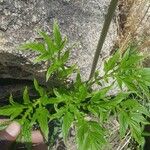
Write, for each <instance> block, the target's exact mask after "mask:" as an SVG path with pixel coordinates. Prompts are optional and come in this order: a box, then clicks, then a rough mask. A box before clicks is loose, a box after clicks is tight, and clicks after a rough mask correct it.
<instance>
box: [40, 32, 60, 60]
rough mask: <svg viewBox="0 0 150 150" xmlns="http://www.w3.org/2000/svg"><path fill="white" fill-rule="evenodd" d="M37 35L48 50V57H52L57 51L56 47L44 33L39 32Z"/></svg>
mask: <svg viewBox="0 0 150 150" xmlns="http://www.w3.org/2000/svg"><path fill="white" fill-rule="evenodd" d="M39 34H40V35H41V36H42V37H43V38H44V40H45V43H46V45H47V48H48V49H47V51H48V53H49V54H50V57H52V56H53V54H54V53H55V52H57V51H58V49H57V47H56V45H55V44H54V42H53V41H52V39H51V37H50V36H49V35H48V34H46V33H45V32H39Z"/></svg>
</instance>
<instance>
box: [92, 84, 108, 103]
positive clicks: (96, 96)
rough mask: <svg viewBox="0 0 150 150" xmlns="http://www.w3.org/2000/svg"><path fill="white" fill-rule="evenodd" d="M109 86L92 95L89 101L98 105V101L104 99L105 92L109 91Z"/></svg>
mask: <svg viewBox="0 0 150 150" xmlns="http://www.w3.org/2000/svg"><path fill="white" fill-rule="evenodd" d="M110 88H111V87H110V86H109V87H106V88H103V89H101V90H100V91H97V92H95V93H94V94H93V96H92V98H91V101H92V102H94V103H99V101H100V99H104V98H105V97H106V94H107V92H108V91H109V90H110Z"/></svg>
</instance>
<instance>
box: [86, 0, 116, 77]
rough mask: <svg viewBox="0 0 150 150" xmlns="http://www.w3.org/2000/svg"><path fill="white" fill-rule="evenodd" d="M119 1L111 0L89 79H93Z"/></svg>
mask: <svg viewBox="0 0 150 150" xmlns="http://www.w3.org/2000/svg"><path fill="white" fill-rule="evenodd" d="M117 3H118V0H111V2H110V5H109V8H108V12H107V15H106V18H105V21H104V25H103V29H102V32H101V35H100V38H99V41H98V45H97V49H96V52H95V55H94V59H93V63H92V68H91V73H90V77H89V79H91V78H92V77H93V75H94V72H95V70H96V66H97V63H98V59H99V55H100V52H101V50H102V47H103V44H104V42H105V39H106V36H107V33H108V29H109V26H110V23H111V20H112V18H113V14H114V12H115V9H116V6H117Z"/></svg>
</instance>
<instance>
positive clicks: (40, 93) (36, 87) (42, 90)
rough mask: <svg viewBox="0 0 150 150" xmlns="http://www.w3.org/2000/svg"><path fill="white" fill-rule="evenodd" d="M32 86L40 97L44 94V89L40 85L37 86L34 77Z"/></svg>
mask: <svg viewBox="0 0 150 150" xmlns="http://www.w3.org/2000/svg"><path fill="white" fill-rule="evenodd" d="M34 87H35V89H36V91H37V92H38V93H39V95H40V96H41V97H42V96H43V95H44V94H45V90H44V89H43V88H42V87H41V86H39V84H38V82H37V80H36V79H34Z"/></svg>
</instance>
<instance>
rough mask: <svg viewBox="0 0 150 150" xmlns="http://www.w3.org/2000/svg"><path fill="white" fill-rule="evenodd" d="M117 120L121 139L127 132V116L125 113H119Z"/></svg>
mask: <svg viewBox="0 0 150 150" xmlns="http://www.w3.org/2000/svg"><path fill="white" fill-rule="evenodd" d="M118 119H119V124H120V128H119V131H120V136H121V137H122V138H123V137H124V136H125V134H126V132H127V129H128V125H129V124H128V119H129V116H128V115H127V113H126V112H124V111H121V112H120V113H119V115H118Z"/></svg>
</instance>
